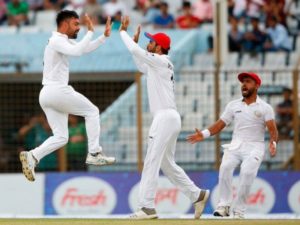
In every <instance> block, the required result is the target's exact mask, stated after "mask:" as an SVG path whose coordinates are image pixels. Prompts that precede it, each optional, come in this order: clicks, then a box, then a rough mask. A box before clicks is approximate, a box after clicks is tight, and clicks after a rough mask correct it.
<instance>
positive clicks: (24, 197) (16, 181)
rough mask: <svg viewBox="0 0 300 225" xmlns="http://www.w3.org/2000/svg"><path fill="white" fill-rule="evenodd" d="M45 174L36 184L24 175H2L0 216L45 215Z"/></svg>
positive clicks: (0, 181) (37, 177) (0, 183)
mask: <svg viewBox="0 0 300 225" xmlns="http://www.w3.org/2000/svg"><path fill="white" fill-rule="evenodd" d="M44 180H45V176H44V174H36V180H35V181H34V182H30V181H28V180H27V179H26V178H25V177H24V175H23V174H1V175H0V190H1V191H0V199H1V200H0V215H35V216H36V215H43V214H44Z"/></svg>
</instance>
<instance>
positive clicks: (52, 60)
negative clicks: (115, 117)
mask: <svg viewBox="0 0 300 225" xmlns="http://www.w3.org/2000/svg"><path fill="white" fill-rule="evenodd" d="M84 20H85V25H86V26H87V29H88V31H87V33H86V34H85V36H84V37H83V38H82V40H81V41H79V42H76V41H75V40H73V39H76V38H77V34H78V32H79V30H80V27H79V25H80V23H79V16H78V15H77V13H76V12H75V11H68V10H64V11H61V12H59V13H58V14H57V17H56V23H57V31H54V32H53V34H52V36H51V37H50V39H49V42H48V44H47V46H46V48H45V52H44V70H43V81H42V84H43V88H42V90H41V92H40V96H39V103H40V105H41V107H42V109H43V111H44V112H45V114H46V117H47V120H48V123H49V125H50V127H51V129H52V132H53V136H51V137H49V138H48V139H47V140H46V141H45V142H44V143H43V144H42V145H40V146H39V147H37V148H35V149H33V150H31V151H29V152H26V151H22V152H21V153H20V160H21V162H22V170H23V173H24V175H25V176H26V178H27V179H28V180H29V181H34V180H35V172H34V169H35V166H36V165H37V163H38V162H39V161H40V160H41V159H42V158H43V157H45V156H46V155H48V154H50V153H51V152H53V151H55V150H57V149H59V148H61V147H63V146H64V145H65V144H67V142H68V137H69V134H68V116H69V114H73V115H77V116H83V117H84V118H85V125H86V131H87V137H88V155H87V158H86V163H87V164H92V165H99V166H101V165H106V164H112V163H114V162H115V158H114V157H107V156H105V155H104V154H103V151H102V147H101V146H100V145H99V137H100V118H99V109H98V108H97V107H96V106H95V105H94V104H93V103H91V102H90V101H89V100H88V99H87V98H86V97H85V96H83V95H82V94H80V93H78V92H76V91H75V90H74V89H73V88H72V87H71V86H70V85H68V82H69V61H68V58H69V57H70V56H81V55H83V54H85V53H88V52H91V51H93V50H95V49H97V48H98V47H99V46H100V45H101V44H102V43H104V41H105V39H106V38H107V37H108V36H110V33H111V21H110V18H108V19H107V23H106V27H105V31H104V34H103V35H101V36H100V37H98V38H96V39H95V40H93V41H92V37H93V33H94V27H93V23H92V22H91V19H90V18H89V17H88V16H87V15H85V18H84Z"/></svg>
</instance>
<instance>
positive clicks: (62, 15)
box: [56, 10, 79, 26]
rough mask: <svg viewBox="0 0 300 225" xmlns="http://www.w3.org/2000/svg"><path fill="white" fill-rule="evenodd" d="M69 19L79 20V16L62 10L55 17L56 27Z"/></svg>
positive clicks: (73, 12)
mask: <svg viewBox="0 0 300 225" xmlns="http://www.w3.org/2000/svg"><path fill="white" fill-rule="evenodd" d="M71 18H76V19H79V16H78V14H77V13H76V12H75V11H71V10H62V11H60V12H59V13H58V14H57V16H56V25H57V26H59V25H60V24H61V23H62V22H63V21H65V20H67V19H71Z"/></svg>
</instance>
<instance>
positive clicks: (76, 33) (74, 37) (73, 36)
mask: <svg viewBox="0 0 300 225" xmlns="http://www.w3.org/2000/svg"><path fill="white" fill-rule="evenodd" d="M78 32H79V31H77V30H76V31H75V32H74V33H73V35H72V37H71V38H72V39H76V38H77V35H78Z"/></svg>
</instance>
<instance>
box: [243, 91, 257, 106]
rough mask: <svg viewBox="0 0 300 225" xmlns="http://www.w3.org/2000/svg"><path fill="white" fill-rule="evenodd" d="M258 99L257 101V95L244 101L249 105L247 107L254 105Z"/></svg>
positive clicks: (245, 98)
mask: <svg viewBox="0 0 300 225" xmlns="http://www.w3.org/2000/svg"><path fill="white" fill-rule="evenodd" d="M256 99H257V95H256V94H255V95H251V96H249V97H244V99H243V101H244V102H245V103H246V104H247V105H250V104H252V103H253V102H256Z"/></svg>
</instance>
